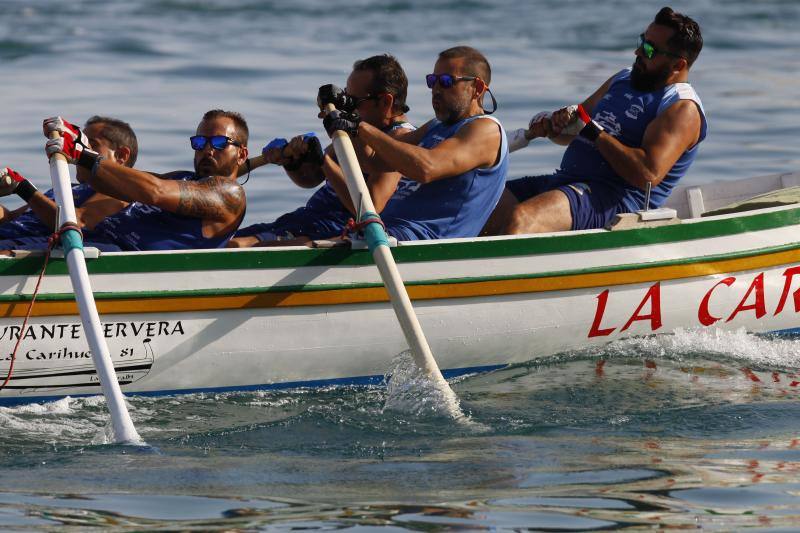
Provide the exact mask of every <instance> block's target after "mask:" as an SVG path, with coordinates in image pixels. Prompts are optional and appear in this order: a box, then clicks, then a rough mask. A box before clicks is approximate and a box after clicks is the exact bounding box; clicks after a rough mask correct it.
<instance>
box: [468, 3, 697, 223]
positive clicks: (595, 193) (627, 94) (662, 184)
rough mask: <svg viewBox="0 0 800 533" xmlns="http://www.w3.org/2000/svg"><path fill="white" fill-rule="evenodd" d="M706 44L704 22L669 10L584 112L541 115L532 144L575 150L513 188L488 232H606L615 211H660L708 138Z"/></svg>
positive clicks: (508, 188) (568, 110)
mask: <svg viewBox="0 0 800 533" xmlns="http://www.w3.org/2000/svg"><path fill="white" fill-rule="evenodd" d="M702 46H703V39H702V37H701V35H700V27H699V26H698V24H697V23H696V22H695V21H694V20H692V19H691V18H689V17H687V16H685V15H682V14H680V13H676V12H674V11H673V10H672V9H670V8H668V7H665V8H663V9H661V11H659V12H658V14H657V15H656V17H655V19H654V21H653V22H652V23H651V24H650V25H649V26H648V27H647V30H646V31H645V33H643V34H642V35H641V36H640V37H639V42H638V46H637V48H636V60H635V62H634V64H633V67H632V68H629V69H625V70H623V71H621V72H619V73H617V74H615V75H614V76H613V77H611V78H610V79H609V80H608V81H606V82H605V83H604V84H603V85H602V86H601V87H600V88H599V89H598V90H597V91H595V93H594V94H592V95H591V96H590V97H589V98H588V99H586V100H585V101H584V102H583V103H582V104H581V105H580V106H570V107H567V108H563V109H560V110H558V111H555V112H554V113H552V114H540V115H537V117H534V120H533V121H532V123H531V125H530V129H529V132H530V134H529V135H527V136H528V137H530V138H532V137H535V136H540V135H542V132H544V134H546V135H547V136H548V137H549V138H550V139H551V140H552V141H553V142H556V143H558V144H566V145H568V147H567V150H566V152H565V153H564V157H563V159H562V161H561V168H560V169H558V170H557V171H556V173H555V174H553V175H549V176H534V177H527V178H522V179H518V180H514V181H510V182H508V184H507V186H506V191H505V192H504V194H503V197H502V199H501V200H500V202H499V204H498V206H497V209H496V210H495V212H494V213H493V215H492V218H491V220H490V221H489V223H488V224H487V226H486V228H485V229H484V233H488V234H496V233H511V234H519V233H539V232H551V231H566V230H570V229H572V230H581V229H592V228H602V227H605V226H607V225H608V224H610V223H611V222H612V221H613V219H614V217H615V216H616V215H617V214H618V213H625V212H635V211H638V210H641V209H652V208H657V207H660V206H661V205H663V203H664V202H665V200H666V199H667V197H668V196H669V194H670V193H671V192H672V189H673V188H674V187H675V185H676V183H677V182H678V180H679V179H681V177H683V176H684V175H685V174H686V172H687V170H688V169H689V166H690V165H691V164H692V162H693V161H694V158H695V156H696V155H697V150H698V145H699V143H700V142H701V141H702V140H703V139H704V138H705V136H706V119H705V112H704V111H703V105H702V103H701V101H700V98H699V97H698V96H697V93H696V92H695V91H694V89H693V88H692V86H691V85H689V83H688V77H689V69H690V68H691V66H692V64H693V63H694V61H695V59H697V56H698V55H699V54H700V50H701V49H702ZM534 130H537V131H538V132H539V133H536V132H534ZM648 189H650V194H649V205H644V204H645V198H646V197H647V196H648V194H647V191H648Z"/></svg>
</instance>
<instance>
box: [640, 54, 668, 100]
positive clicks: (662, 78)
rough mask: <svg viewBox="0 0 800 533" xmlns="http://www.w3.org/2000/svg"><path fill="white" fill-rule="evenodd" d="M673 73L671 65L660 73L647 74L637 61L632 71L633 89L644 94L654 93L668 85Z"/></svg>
mask: <svg viewBox="0 0 800 533" xmlns="http://www.w3.org/2000/svg"><path fill="white" fill-rule="evenodd" d="M671 72H672V68H671V67H670V66H669V65H667V66H665V67H664V68H663V69H662V70H660V71H656V72H646V71H645V70H644V68H642V67H640V66H639V64H638V61H637V62H636V63H634V64H633V70H631V87H633V88H634V89H636V90H637V91H641V92H643V93H650V92H653V91H655V90H656V89H660V88H661V87H663V86H665V85H666V84H667V79H669V75H670V73H671Z"/></svg>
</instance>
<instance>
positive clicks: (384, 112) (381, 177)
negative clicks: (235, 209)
mask: <svg viewBox="0 0 800 533" xmlns="http://www.w3.org/2000/svg"><path fill="white" fill-rule="evenodd" d="M325 87H327V89H325V90H327V91H328V92H331V88H332V87H333V86H325ZM407 90H408V79H407V78H406V74H405V72H404V71H403V67H402V66H400V63H399V62H398V61H397V59H395V58H394V57H393V56H391V55H389V54H381V55H376V56H372V57H368V58H366V59H362V60H359V61H356V62H355V63H354V64H353V70H352V72H351V73H350V76H349V77H348V78H347V88H346V90H345V92H344V94H340V95H338V97H343V100H344V101H345V102H346V104H345V105H346V107H347V108H348V109H350V111H353V112H357V113H358V114H359V115H360V116H361V118H362V120H364V121H365V122H368V123H369V124H371V125H373V126H374V127H376V128H378V129H380V130H381V131H383V132H385V133H386V134H387V135H389V136H390V137H392V138H396V139H399V138H402V137H403V136H404V135H406V134H407V133H409V132H411V131H413V130H414V127H413V126H412V125H411V124H409V123H408V120H407V119H406V115H405V114H406V113H407V112H408V106H406V93H407ZM334 92H335V91H334ZM331 95H332V96H333V92H331ZM280 141H281V140H276V141H273V142H272V143H270V144H268V145H267V146H266V147H265V148H264V151H263V152H264V157H265V160H266V162H270V163H274V164H277V165H281V166H283V169H284V170H285V171H286V174H287V175H288V176H289V178H290V179H291V180H292V181H293V182H294V183H295V184H296V185H298V186H300V187H304V188H312V187H316V186H318V185H319V184H320V183H323V182H324V184H323V186H322V187H320V188H319V189H318V190H317V191H316V192H315V193H314V194H313V195H312V196H311V198H310V199H309V200H308V202H307V203H306V205H305V206H303V207H300V208H298V209H296V210H295V211H292V212H290V213H286V214H284V215H281V216H280V217H278V218H277V219H276V220H275V221H273V222H269V223H258V224H253V225H252V226H248V227H246V228H242V229H241V230H239V231H238V232H236V236H235V237H234V238H233V239H231V242H230V243H229V245H228V246H230V247H246V246H254V245H259V246H274V245H291V244H305V243H308V242H309V241H312V240H318V239H326V238H330V237H338V236H339V235H341V234H342V231H343V230H344V228H345V226H346V224H347V221H348V219H350V218H351V217H353V216H354V215H355V208H354V206H353V204H352V202H351V200H350V195H349V194H348V192H347V185H346V183H345V179H344V175H343V173H342V170H341V168H339V165H338V164H337V162H336V155H335V154H334V153H333V150H332V147H330V146H329V147H328V148H327V149H326V150H325V153H324V154H323V152H322V150H321V146H320V143H319V140H318V139H317V137H316V136H314V135H313V134H306V135H298V136H296V137H294V138H293V139H291V141H289V142H288V143H286V142H285V141H284V142H280ZM353 146H354V148H355V150H356V156H357V157H358V160H359V164H360V165H361V168H362V170H363V171H364V173H365V174H366V175H368V181H367V187H368V188H369V191H370V194H371V195H372V199H373V202H374V203H375V207H376V209H377V210H378V212H380V211H381V210H382V209H383V207H384V206H385V205H386V203H387V202H388V201H389V199H390V198H391V197H392V195H393V194H394V192H395V189H396V188H397V184H398V182H399V180H400V174H399V173H397V172H394V171H391V170H388V171H387V170H385V169H382V168H380V166H379V164H378V163H377V161H375V160H374V158H373V157H372V150H371V149H370V148H368V147H367V146H366V145H365V144H364V143H363V142H360V141H359V140H358V139H354V140H353Z"/></svg>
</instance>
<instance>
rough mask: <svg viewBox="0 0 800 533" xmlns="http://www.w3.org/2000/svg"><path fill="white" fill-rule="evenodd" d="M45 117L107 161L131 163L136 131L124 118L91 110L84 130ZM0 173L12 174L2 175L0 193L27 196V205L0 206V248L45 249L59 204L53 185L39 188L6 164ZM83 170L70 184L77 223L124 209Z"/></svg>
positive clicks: (91, 222)
mask: <svg viewBox="0 0 800 533" xmlns="http://www.w3.org/2000/svg"><path fill="white" fill-rule="evenodd" d="M49 120H51V121H53V122H54V125H53V127H54V128H56V129H61V130H64V129H66V128H70V129H71V133H72V134H74V135H76V136H80V138H81V142H82V144H84V145H86V146H88V147H90V148H91V149H93V150H94V151H96V152H97V153H98V154H99V155H101V156H102V157H104V158H106V159H108V160H110V161H114V162H115V163H117V164H120V165H124V166H127V167H133V165H134V163H135V162H136V157H137V154H138V141H137V139H136V134H135V133H134V131H133V129H132V128H131V127H130V125H129V124H128V123H126V122H123V121H122V120H119V119H116V118H111V117H101V116H96V115H95V116H93V117H91V118H90V119H89V120H87V121H86V124H85V125H84V127H83V129H82V130H80V129H78V128H76V127H75V126H72V125H71V124H69V123H64V122H63V121H61V123H60V124H59V123H58V119H57V118H53V119H49ZM0 170H2V169H0ZM0 174H2V176H3V177H4V176H9V177H11V178H12V179H11V180H8V181H6V180H0V196H6V195H8V194H17V195H19V196H20V197H21V198H22V199H23V200H25V202H26V205H24V206H23V207H21V208H19V209H17V210H14V211H8V210H5V209H4V208H2V207H0V210H2V217H1V218H0V250H10V249H16V250H32V249H45V248H46V247H47V246H48V239H49V237H50V235H52V233H53V231H54V229H55V220H56V213H57V209H56V204H55V202H54V201H53V190H52V189H50V190H48V191H46V192H44V193H42V192H40V191H38V190H37V189H36V187H35V186H33V185H32V184H31V183H30V182H29V181H28V180H27V179H25V178H24V177H23V176H21V175H20V174H18V173H16V172H14V171H13V170H12V169H4V170H2V171H1V172H0ZM87 175H88V171H87V170H86V169H84V168H79V169H78V172H77V178H78V182H79V183H78V184H77V185H73V187H72V196H73V199H74V202H75V207H76V215H77V217H78V223H79V224H80V225H81V226H82V227H89V228H92V227H94V226H95V225H96V224H97V223H98V222H100V221H101V220H103V219H104V218H105V217H107V216H109V215H112V214H114V213H116V212H118V211H119V210H120V209H123V208H124V207H125V206H127V205H128V202H126V201H124V200H118V199H116V198H112V197H110V196H107V195H105V194H103V193H100V192H97V191H95V190H94V189H92V188H91V187H90V186H89V185H88V184H87V183H86V177H87Z"/></svg>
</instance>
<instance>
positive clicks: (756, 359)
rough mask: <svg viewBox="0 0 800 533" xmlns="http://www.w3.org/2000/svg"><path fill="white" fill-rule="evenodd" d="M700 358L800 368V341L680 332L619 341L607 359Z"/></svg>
mask: <svg viewBox="0 0 800 533" xmlns="http://www.w3.org/2000/svg"><path fill="white" fill-rule="evenodd" d="M699 354H702V355H703V356H706V357H708V356H712V357H715V358H723V359H728V360H733V361H735V362H736V363H737V364H742V363H744V364H748V365H754V366H760V367H765V368H770V369H794V368H797V367H798V366H800V339H797V338H780V337H771V336H764V335H754V334H752V333H748V332H747V331H746V330H745V329H744V328H741V329H737V330H735V331H725V330H719V329H677V330H675V331H674V333H673V334H671V335H656V336H652V337H639V338H634V339H625V340H621V341H616V342H613V343H611V344H609V345H608V346H606V347H605V348H604V350H603V353H602V355H603V356H615V355H621V356H626V357H630V356H631V355H639V356H642V357H660V358H665V359H671V360H675V361H683V360H685V359H694V358H696V357H697V356H698V355H699Z"/></svg>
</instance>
